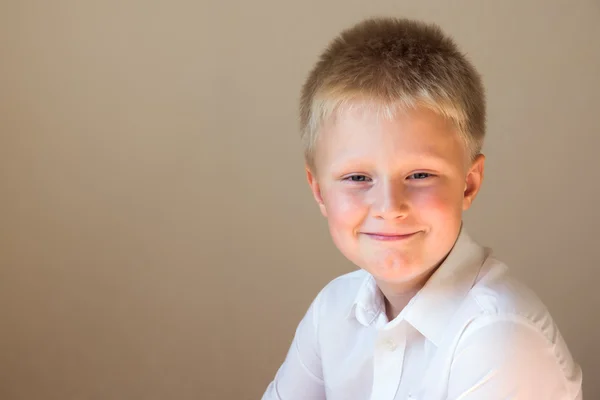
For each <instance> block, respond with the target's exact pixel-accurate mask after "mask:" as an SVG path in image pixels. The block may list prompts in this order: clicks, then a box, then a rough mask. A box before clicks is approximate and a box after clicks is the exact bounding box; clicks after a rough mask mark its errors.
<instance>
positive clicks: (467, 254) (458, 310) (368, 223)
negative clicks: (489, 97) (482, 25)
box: [263, 19, 582, 400]
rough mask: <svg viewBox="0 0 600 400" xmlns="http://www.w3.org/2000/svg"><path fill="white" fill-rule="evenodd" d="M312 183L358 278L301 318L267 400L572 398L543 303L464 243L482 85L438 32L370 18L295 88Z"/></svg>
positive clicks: (576, 383) (478, 163) (569, 375)
mask: <svg viewBox="0 0 600 400" xmlns="http://www.w3.org/2000/svg"><path fill="white" fill-rule="evenodd" d="M301 125H302V135H303V143H304V149H305V158H306V174H307V179H308V183H309V185H310V188H311V191H312V193H313V196H314V198H315V200H316V202H317V204H318V205H319V208H320V210H321V213H322V214H323V215H324V216H325V217H326V218H327V221H328V225H329V230H330V233H331V236H332V238H333V241H334V243H335V245H336V246H337V247H338V249H339V250H340V251H341V252H342V254H344V256H346V257H347V258H348V259H349V260H350V261H352V262H353V263H354V264H356V265H357V266H358V267H360V269H359V270H358V271H355V272H352V273H349V274H346V275H343V276H341V277H339V278H337V279H335V280H333V281H332V282H330V283H329V284H328V285H327V286H326V287H325V288H323V290H322V291H321V292H320V293H319V294H318V295H317V297H316V298H315V300H314V301H313V303H312V304H311V306H310V308H309V310H308V312H307V313H306V315H305V317H304V318H303V319H302V321H301V322H300V324H299V326H298V329H297V331H296V335H295V337H294V341H293V343H292V346H291V348H290V350H289V352H288V355H287V357H286V360H285V362H284V363H283V365H282V366H281V368H280V369H279V371H278V372H277V374H276V376H275V379H274V381H273V382H271V384H270V385H269V386H268V388H267V390H266V392H265V394H264V396H263V399H264V400H275V399H277V400H296V399H298V400H300V399H302V400H310V399H328V400H363V399H364V400H367V399H374V400H386V399H390V400H392V399H403V400H404V399H425V400H445V399H448V400H450V399H456V400H458V399H462V400H495V399H498V400H500V399H514V400H575V399H577V400H579V399H581V396H582V395H581V379H582V378H581V370H580V368H579V366H578V365H577V363H576V362H575V361H574V360H573V358H572V357H571V355H570V353H569V350H568V348H567V346H566V344H565V342H564V340H563V339H562V337H561V335H560V333H559V331H558V328H557V327H556V325H555V323H554V322H553V320H552V318H551V316H550V314H549V312H548V311H547V309H546V308H545V307H544V305H543V304H542V303H541V301H540V300H539V299H538V298H537V297H536V296H535V294H533V293H532V292H531V290H529V289H528V288H527V287H525V286H524V285H523V284H521V283H519V282H517V281H516V280H514V279H513V278H512V277H511V276H510V275H509V274H508V270H507V267H506V266H505V265H504V264H502V263H501V262H500V261H498V260H496V259H494V258H493V257H492V256H491V254H490V251H489V250H488V249H486V248H484V247H482V246H480V245H479V244H477V243H476V242H475V241H474V240H472V239H471V238H470V237H469V235H468V234H467V232H466V230H465V228H464V227H463V224H462V213H463V212H464V211H465V210H467V209H468V208H469V207H470V206H471V204H472V202H473V201H474V199H475V197H476V196H477V193H478V191H479V189H480V187H481V184H482V180H483V173H484V161H485V158H484V156H483V155H482V154H481V147H482V143H483V137H484V133H485V99H484V94H483V86H482V83H481V79H480V77H479V75H478V73H477V72H476V70H475V69H474V68H473V66H472V65H471V64H470V63H469V62H468V60H466V58H465V57H464V56H463V55H462V54H461V53H460V52H459V50H458V49H457V47H456V45H455V44H454V43H453V41H452V40H451V39H450V38H448V37H447V36H445V35H444V34H443V33H442V32H441V30H440V29H439V28H437V27H436V26H433V25H427V24H424V23H421V22H417V21H410V20H405V19H370V20H367V21H364V22H362V23H360V24H358V25H356V26H354V27H352V28H351V29H348V30H346V31H344V32H342V33H341V34H340V36H339V37H337V38H336V39H335V40H334V41H333V42H332V43H331V45H330V46H329V47H328V48H327V49H326V51H325V52H324V53H323V54H322V55H321V58H320V60H319V62H318V63H317V65H316V66H315V67H314V69H313V70H312V72H311V73H310V75H309V77H308V79H307V81H306V83H305V85H304V87H303V91H302V99H301Z"/></svg>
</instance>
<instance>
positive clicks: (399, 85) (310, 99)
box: [300, 18, 485, 167]
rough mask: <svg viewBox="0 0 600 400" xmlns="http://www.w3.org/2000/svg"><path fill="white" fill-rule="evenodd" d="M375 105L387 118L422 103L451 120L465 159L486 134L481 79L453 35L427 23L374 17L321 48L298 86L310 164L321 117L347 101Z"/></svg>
mask: <svg viewBox="0 0 600 400" xmlns="http://www.w3.org/2000/svg"><path fill="white" fill-rule="evenodd" d="M356 103H360V104H367V105H370V106H376V107H377V109H378V110H379V111H381V112H383V113H384V114H385V115H386V116H390V117H391V116H392V115H394V113H395V112H396V110H398V109H407V108H414V107H417V106H425V107H428V108H430V109H432V110H434V111H435V112H438V113H440V114H441V115H443V116H445V117H447V118H449V119H450V120H451V121H452V122H453V123H454V124H455V126H456V128H457V130H458V132H459V134H460V136H461V137H462V139H463V140H464V143H465V145H466V149H467V152H468V154H469V155H470V157H471V158H474V157H475V156H476V155H477V154H479V152H480V151H481V146H482V145H483V138H484V135H485V94H484V88H483V84H482V82H481V77H480V75H479V73H478V72H477V71H476V70H475V68H474V67H473V65H471V63H470V62H469V61H468V60H467V59H466V57H465V56H464V55H463V54H462V53H461V52H460V51H459V49H458V47H457V46H456V44H455V43H454V41H453V40H452V39H451V38H450V37H448V36H447V35H445V34H444V33H443V32H442V30H441V29H440V28H439V27H438V26H437V25H433V24H427V23H424V22H420V21H413V20H408V19H396V18H372V19H368V20H365V21H363V22H360V23H358V24H357V25H355V26H353V27H352V28H350V29H347V30H345V31H343V32H342V33H341V34H340V35H339V36H338V37H336V38H335V39H334V40H333V41H332V42H331V43H330V45H329V46H328V47H327V49H326V50H325V51H324V52H323V53H322V54H321V56H320V59H319V61H318V62H317V64H316V65H315V66H314V68H313V69H312V71H311V72H310V74H309V76H308V78H307V80H306V82H305V83H304V85H303V87H302V93H301V99H300V125H301V126H300V128H301V135H302V142H303V146H304V154H305V158H306V161H307V163H308V165H309V166H310V167H314V149H315V145H316V142H317V139H318V134H319V131H320V129H321V128H322V126H323V123H324V122H325V121H326V120H327V119H328V118H329V117H331V116H332V115H333V114H335V113H336V112H338V111H339V110H340V109H341V108H343V107H345V106H352V105H353V104H356Z"/></svg>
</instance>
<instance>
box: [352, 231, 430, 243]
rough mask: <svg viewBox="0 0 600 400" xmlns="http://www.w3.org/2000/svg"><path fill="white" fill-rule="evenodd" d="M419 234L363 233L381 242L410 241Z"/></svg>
mask: <svg viewBox="0 0 600 400" xmlns="http://www.w3.org/2000/svg"><path fill="white" fill-rule="evenodd" d="M417 233H419V231H417V232H412V233H404V234H398V233H384V232H362V234H363V235H366V236H368V237H369V238H371V239H374V240H380V241H399V240H407V239H410V238H412V237H413V236H415V235H416V234H417Z"/></svg>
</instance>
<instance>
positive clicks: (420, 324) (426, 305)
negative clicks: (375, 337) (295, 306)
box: [349, 228, 487, 346]
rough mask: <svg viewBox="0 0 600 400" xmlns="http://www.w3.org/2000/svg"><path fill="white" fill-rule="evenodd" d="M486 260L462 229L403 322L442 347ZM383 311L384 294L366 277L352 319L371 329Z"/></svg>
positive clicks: (404, 313) (352, 310) (408, 306)
mask: <svg viewBox="0 0 600 400" xmlns="http://www.w3.org/2000/svg"><path fill="white" fill-rule="evenodd" d="M486 257H487V251H486V249H485V248H484V247H482V246H480V245H479V244H477V243H476V242H475V241H474V240H473V239H471V237H470V236H469V235H468V233H467V232H466V230H465V229H464V228H461V231H460V234H459V236H458V238H457V240H456V243H455V244H454V246H453V248H452V250H451V251H450V253H449V254H448V256H447V257H446V259H445V260H444V262H443V263H442V264H441V265H440V267H439V268H438V269H437V270H436V271H435V272H434V273H433V275H432V276H431V278H429V280H428V281H427V283H426V284H425V286H423V288H422V289H421V290H420V291H419V292H418V293H417V294H416V295H415V297H413V299H412V300H411V301H410V303H409V304H408V305H407V307H406V308H405V310H404V311H403V313H402V315H403V318H404V320H406V321H407V322H408V323H410V324H411V325H412V326H413V327H414V328H415V329H417V330H418V331H419V332H420V333H421V334H422V335H423V336H425V337H426V338H427V339H428V340H430V341H431V342H433V343H434V344H435V345H436V346H437V345H439V343H440V340H441V338H442V336H443V333H444V328H445V327H446V326H447V324H448V321H449V320H450V318H451V317H452V315H453V314H454V313H455V312H456V311H457V310H458V307H459V306H460V304H461V303H462V300H463V299H464V298H465V297H466V295H467V294H468V292H469V290H470V289H471V287H472V286H473V284H474V282H475V280H476V278H477V275H478V274H479V270H480V268H481V266H482V264H483V262H484V260H485V258H486ZM384 311H385V303H384V300H383V294H382V293H381V291H380V290H379V288H378V287H377V283H376V282H375V279H374V278H373V276H371V274H367V277H366V278H365V280H364V282H363V284H362V285H361V287H360V289H359V290H358V293H357V296H356V299H355V301H354V303H353V304H352V308H351V310H350V313H349V316H354V317H355V318H356V319H357V320H358V322H360V323H361V324H363V325H365V326H368V325H371V323H373V321H374V320H375V318H377V316H378V315H379V314H380V313H382V312H384Z"/></svg>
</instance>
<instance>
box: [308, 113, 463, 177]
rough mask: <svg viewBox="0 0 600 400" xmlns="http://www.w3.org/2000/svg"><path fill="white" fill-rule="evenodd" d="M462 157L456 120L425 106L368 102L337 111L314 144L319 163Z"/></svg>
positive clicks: (460, 160) (446, 160)
mask: <svg viewBox="0 0 600 400" xmlns="http://www.w3.org/2000/svg"><path fill="white" fill-rule="evenodd" d="M466 156H467V153H466V146H465V145H464V143H463V140H462V139H461V137H460V135H459V134H458V131H457V129H456V128H455V126H454V124H453V123H452V122H451V121H450V120H448V119H447V118H444V117H443V116H442V115H440V114H438V113H436V112H434V111H432V110H430V109H428V108H425V107H420V108H415V109H405V110H402V109H398V110H397V111H395V112H394V113H391V114H390V113H389V112H385V110H380V109H377V108H370V107H349V108H346V109H343V110H340V111H339V112H337V113H336V114H335V115H334V116H332V117H331V118H330V119H329V120H328V121H327V123H326V124H324V126H323V128H322V131H321V134H320V137H319V141H318V145H317V149H316V161H317V164H322V165H336V164H340V163H344V162H349V161H351V160H362V161H370V162H373V161H377V162H380V163H383V162H394V163H395V162H402V161H417V160H425V159H428V160H437V161H439V162H444V163H447V164H451V165H456V164H459V165H460V166H462V165H463V163H464V160H465V159H466Z"/></svg>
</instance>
